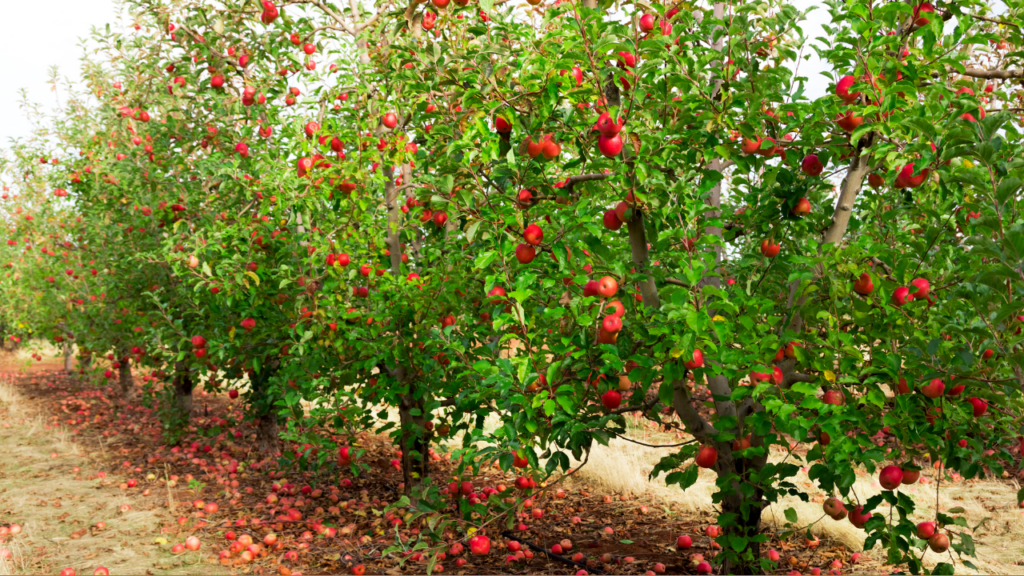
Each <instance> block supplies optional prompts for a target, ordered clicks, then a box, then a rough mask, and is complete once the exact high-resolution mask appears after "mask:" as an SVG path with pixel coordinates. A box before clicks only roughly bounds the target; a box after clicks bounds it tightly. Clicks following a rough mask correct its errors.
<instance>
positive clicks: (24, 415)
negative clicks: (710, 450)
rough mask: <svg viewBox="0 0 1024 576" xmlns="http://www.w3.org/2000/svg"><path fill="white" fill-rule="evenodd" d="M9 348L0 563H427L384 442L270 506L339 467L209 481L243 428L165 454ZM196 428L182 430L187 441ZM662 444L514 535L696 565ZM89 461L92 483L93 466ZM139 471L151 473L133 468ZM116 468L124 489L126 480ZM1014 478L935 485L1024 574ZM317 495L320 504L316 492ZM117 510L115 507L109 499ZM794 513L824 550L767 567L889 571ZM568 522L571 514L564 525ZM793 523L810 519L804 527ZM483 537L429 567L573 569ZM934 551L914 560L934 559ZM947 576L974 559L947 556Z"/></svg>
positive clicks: (272, 570)
mask: <svg viewBox="0 0 1024 576" xmlns="http://www.w3.org/2000/svg"><path fill="white" fill-rule="evenodd" d="M7 360H8V361H7V362H4V359H0V526H8V525H10V524H20V525H21V526H22V527H23V530H22V532H21V534H19V535H17V536H15V537H13V538H11V537H8V538H7V542H6V543H3V544H0V548H5V547H6V548H8V549H9V550H11V552H12V553H13V558H12V559H10V560H3V559H2V558H0V575H4V574H55V573H57V572H59V571H60V570H62V569H64V568H69V567H70V568H74V569H75V570H76V571H77V574H92V573H93V570H94V569H95V568H96V567H97V566H105V567H107V568H109V569H110V573H112V574H287V573H291V574H347V573H351V571H352V568H353V567H354V566H356V565H358V564H362V565H364V566H365V569H366V573H367V574H392V575H397V574H421V573H426V570H427V563H426V561H425V560H424V561H417V560H409V561H407V562H404V563H399V562H398V556H399V555H398V554H392V555H382V551H383V550H384V549H385V548H388V547H389V546H394V545H396V543H398V541H399V538H401V539H404V540H406V542H408V539H409V537H410V535H412V537H413V540H414V539H415V532H413V531H410V530H407V529H405V526H404V525H403V526H401V527H400V528H399V529H398V530H397V531H396V530H395V529H394V528H392V527H389V524H388V518H387V517H386V516H384V515H382V511H383V509H384V508H385V507H386V506H387V504H388V503H390V502H393V501H395V500H396V498H397V497H398V491H397V489H398V484H399V483H400V482H401V475H400V473H399V472H398V471H397V470H395V469H394V468H393V467H392V466H391V464H390V462H391V459H392V458H394V457H395V454H394V449H393V447H392V446H391V445H390V441H389V440H388V439H386V438H379V437H375V436H371V435H365V436H364V437H362V438H361V439H360V445H361V446H362V447H363V448H364V449H366V450H367V454H366V456H365V461H367V462H369V463H371V464H372V467H371V470H370V472H369V473H368V474H364V475H363V476H361V477H360V478H351V481H352V483H353V484H352V486H351V487H344V486H342V487H341V488H340V489H338V490H337V491H335V492H333V493H332V494H328V493H327V492H325V493H324V495H321V497H320V498H319V499H318V498H314V497H313V495H310V496H308V497H305V498H303V497H302V496H301V494H296V495H295V496H291V497H289V496H288V495H286V494H279V495H278V496H279V497H280V498H281V502H279V503H278V504H277V505H276V506H275V505H270V504H267V503H266V502H267V501H266V497H267V495H268V494H269V493H270V492H271V484H273V483H275V482H277V483H280V484H285V483H292V484H294V485H295V486H296V487H301V486H304V485H311V486H328V485H339V486H340V485H341V484H342V482H341V479H339V478H338V477H324V476H322V475H321V477H316V476H314V475H312V474H308V475H307V474H304V473H302V472H299V471H295V470H291V471H287V472H282V471H274V470H271V469H269V467H266V466H264V467H259V468H258V469H257V468H256V467H250V470H249V472H248V473H245V474H238V475H236V476H235V477H234V478H231V479H233V480H237V481H238V486H235V487H229V486H226V485H223V484H221V482H224V481H227V482H230V481H231V480H229V479H228V478H229V476H228V475H227V473H226V472H224V471H223V469H221V470H218V464H219V463H218V462H217V461H216V458H215V457H213V456H211V454H221V456H222V457H226V458H232V459H237V460H245V461H246V462H249V463H252V464H256V465H257V467H258V466H259V465H258V463H256V462H254V460H255V457H254V456H253V455H252V451H253V444H252V442H250V441H248V440H249V439H250V438H251V436H250V434H251V433H252V430H250V429H247V428H244V427H243V428H239V429H237V430H238V431H240V432H242V433H243V437H242V438H241V439H239V440H238V441H233V440H232V438H230V437H228V438H224V437H221V438H219V441H215V439H213V438H211V439H209V440H208V441H209V444H212V445H213V451H212V452H211V453H204V452H203V451H202V450H199V451H197V452H195V453H191V452H189V453H187V454H186V453H184V452H171V450H169V449H166V448H162V447H161V446H162V445H161V442H160V437H159V423H158V422H157V421H156V420H155V419H154V418H153V417H152V416H148V417H147V416H144V415H143V414H144V413H143V411H141V410H139V409H137V408H135V407H132V408H129V407H128V406H125V405H124V403H122V402H121V401H120V399H118V398H117V397H111V396H109V395H108V394H105V393H104V392H105V391H106V389H105V388H98V387H97V386H96V385H95V384H92V383H85V382H80V381H78V380H77V379H74V378H69V377H67V376H65V375H64V374H62V373H61V372H60V371H59V368H60V366H59V365H58V364H56V363H46V362H44V363H35V364H33V365H32V366H31V367H30V368H28V370H27V371H25V365H24V364H23V363H22V362H21V361H20V360H18V359H15V358H8V359H7ZM79 410H83V411H88V414H86V415H83V414H80V413H79ZM235 410H236V406H235V405H234V404H233V403H232V402H231V401H230V400H229V399H228V398H227V397H226V396H225V395H212V394H206V393H205V392H202V391H198V392H197V393H196V396H195V409H194V412H193V423H194V425H195V426H196V427H197V428H199V429H202V428H207V429H208V428H210V427H211V426H213V425H214V423H215V420H214V419H219V418H230V417H231V415H232V413H233V412H234V411H235ZM236 415H237V414H236ZM235 430H236V429H233V430H232V431H235ZM634 432H635V436H636V438H637V439H644V438H646V441H648V442H655V443H656V442H666V440H668V439H669V438H667V437H661V436H659V435H658V434H657V433H654V432H650V431H648V430H647V429H645V428H642V427H638V428H637V429H636V430H635V431H634ZM194 439H197V438H192V437H190V438H189V442H191V441H192V440H194ZM198 441H200V442H206V441H204V440H201V439H198ZM659 454H660V452H658V451H656V450H654V449H647V448H644V447H641V446H638V445H636V444H630V443H626V442H621V441H618V442H616V443H613V444H612V447H611V448H607V449H602V450H599V451H595V452H594V454H592V456H591V459H590V462H589V463H588V464H587V466H584V467H583V468H582V469H581V470H580V472H579V473H578V474H577V475H575V476H573V477H571V478H568V479H566V481H565V482H564V483H563V487H564V489H565V491H566V493H567V494H566V496H565V497H564V498H556V496H555V495H554V494H550V493H549V494H548V495H545V496H542V497H539V498H537V500H538V502H537V503H538V504H539V505H540V507H542V508H543V510H544V517H543V518H542V519H540V520H533V519H530V520H524V522H525V523H526V524H527V525H528V526H529V529H528V530H527V531H525V532H516V536H517V537H519V538H521V539H523V540H524V541H529V542H531V543H535V544H536V545H539V546H540V547H542V548H544V549H549V548H550V546H551V545H552V544H555V543H557V542H559V541H560V540H562V539H565V538H568V539H570V540H571V541H572V542H573V545H574V547H573V550H572V553H575V552H577V551H578V552H581V553H582V554H583V555H584V557H585V558H584V560H583V562H584V563H587V561H588V560H590V561H591V564H590V568H589V569H590V573H592V574H596V573H605V574H643V573H644V572H645V571H647V570H651V569H654V568H655V567H656V566H655V565H656V564H658V563H661V564H664V565H665V571H666V572H667V573H669V574H692V573H695V570H694V567H695V564H696V562H694V560H695V555H702V556H703V557H705V558H707V557H709V556H711V555H713V554H714V550H713V549H712V548H711V541H710V539H709V538H707V537H705V536H704V528H705V527H706V526H708V525H709V524H711V523H712V522H713V521H714V513H713V510H712V509H711V506H710V496H709V494H710V486H711V485H712V484H711V480H710V478H707V477H702V478H701V481H700V482H699V483H698V485H697V486H695V487H694V489H692V490H688V491H686V492H685V493H684V492H681V491H679V490H673V489H670V488H667V487H665V486H664V485H663V484H659V483H658V482H656V481H653V482H652V481H650V480H648V479H647V478H646V475H647V471H649V469H650V467H651V466H652V465H653V462H656V461H657V457H658V455H659ZM433 466H434V467H433V473H434V474H435V476H436V477H448V476H450V474H449V471H450V470H451V466H450V465H449V464H448V463H447V462H446V461H445V460H444V459H442V460H439V461H436V462H434V463H433ZM75 467H78V468H79V470H77V471H76V470H75ZM101 472H102V473H103V475H104V476H105V477H104V478H100V477H98V476H99V475H100V473H101ZM150 474H152V475H153V477H152V478H151V479H147V475H150ZM189 475H191V476H189ZM175 477H177V481H176V485H175V486H174V487H169V486H168V484H169V483H168V482H167V480H168V479H174V478H175ZM129 479H133V480H135V481H136V482H137V485H136V486H134V487H131V488H128V487H127V486H126V484H125V483H126V482H128V481H129ZM190 479H191V480H192V481H191V482H190V481H189V480H190ZM511 480H512V478H510V477H506V476H504V475H503V474H502V473H500V472H499V471H492V472H488V471H483V472H482V473H481V475H480V476H479V477H477V478H473V482H474V485H475V487H476V489H477V490H479V489H480V488H481V487H483V486H496V485H497V484H499V483H502V484H507V485H509V484H511ZM861 481H862V482H863V483H864V486H863V487H861V488H862V489H863V490H864V491H865V493H868V492H870V491H871V489H872V486H871V485H870V484H871V481H870V480H869V479H867V478H864V479H862V480H861ZM1016 482H1017V480H1016V479H1012V478H1011V479H1005V480H1001V481H984V482H982V481H978V482H974V483H972V484H968V483H967V482H960V483H953V484H951V485H949V486H947V487H946V488H944V496H943V497H944V499H946V501H947V505H948V506H949V507H953V506H962V507H964V508H965V509H966V510H967V511H966V512H965V515H966V516H968V519H969V520H970V523H971V525H972V526H973V525H975V524H977V523H978V522H980V520H981V519H982V518H975V516H977V515H979V514H981V515H984V517H988V518H989V520H988V521H987V522H986V523H985V524H984V525H983V526H982V527H981V528H979V530H978V531H977V532H976V533H975V539H976V541H977V543H978V554H979V559H980V561H979V562H976V563H977V564H978V565H979V567H980V568H981V569H982V572H984V573H1001V574H1024V538H1021V537H1020V536H1021V535H1022V534H1024V513H1022V512H1021V511H1020V510H1017V509H1016V502H1015V497H1014V495H1015V492H1016V487H1015V486H1016ZM808 486H809V484H808ZM228 488H230V489H228ZM921 488H922V495H921V499H922V503H923V502H924V500H926V498H925V495H924V492H928V496H927V499H930V500H932V503H931V506H932V507H934V505H935V504H934V490H930V489H925V487H924V486H922V487H921ZM226 489H228V490H227V492H225V490H226ZM331 495H333V496H334V498H333V499H331V500H328V497H330V496H331ZM958 497H959V498H960V500H958ZM194 500H203V501H204V502H216V503H217V504H218V506H219V510H218V511H217V512H216V513H213V514H204V513H202V512H198V511H197V509H196V508H195V507H194V506H193V501H194ZM334 500H337V503H335V502H334ZM346 501H347V505H346ZM124 505H127V506H128V507H129V509H127V510H125V511H122V510H121V509H122V506H124ZM286 507H290V508H296V509H299V510H301V511H302V514H303V519H302V521H300V522H283V521H281V519H280V518H279V517H278V515H280V514H282V513H283V512H284V510H285V508H286ZM943 507H944V508H945V507H946V506H943ZM794 508H796V509H797V511H798V513H799V514H800V516H801V518H800V522H801V525H803V524H811V523H812V522H814V524H813V526H812V531H813V532H814V533H815V535H816V536H818V538H819V539H820V544H818V545H817V547H815V548H810V547H808V546H807V545H806V544H805V543H804V539H803V537H793V538H790V539H787V540H784V541H782V540H779V539H778V538H775V539H773V541H772V542H771V543H770V544H769V545H767V546H765V548H764V551H763V553H766V552H767V550H768V549H769V548H772V549H775V550H778V551H779V553H780V554H781V558H782V561H781V562H780V566H779V569H778V572H779V573H785V572H787V571H789V570H791V569H796V570H799V571H800V572H802V573H804V574H808V573H810V572H811V570H812V569H813V568H820V569H821V572H822V573H826V572H828V571H829V570H831V569H832V565H831V564H832V563H833V562H834V561H836V560H838V561H839V562H841V564H842V567H841V568H840V569H839V570H840V571H841V572H842V573H844V574H850V573H855V574H868V573H871V574H888V573H890V572H892V568H891V567H888V566H885V565H883V564H882V563H881V562H880V561H879V559H882V558H884V556H883V554H882V553H881V552H880V551H879V550H877V549H876V550H874V551H869V552H867V553H863V554H861V555H860V558H859V561H858V562H857V563H856V564H853V563H852V562H851V558H852V555H853V554H854V553H855V552H857V551H859V549H858V548H857V546H858V544H857V542H858V540H857V538H858V536H857V533H859V534H860V539H861V540H862V539H863V532H859V531H853V530H852V527H849V528H848V526H849V523H848V522H846V523H832V521H831V520H828V523H826V522H821V521H818V520H819V516H820V510H821V508H820V504H814V503H812V504H805V505H802V507H801V506H800V505H794ZM782 509H783V508H781V507H780V508H779V510H778V511H777V516H778V518H779V521H780V522H783V521H784V520H782V512H781V510H782ZM932 509H934V508H932ZM574 516H577V517H579V519H580V522H579V523H575V524H574V523H573V522H572V520H571V519H572V518H573V517H574ZM805 517H809V518H810V521H807V522H805V520H804V518H805ZM772 518H774V517H773V516H771V514H767V513H766V518H765V520H766V522H765V525H766V526H768V527H772V526H774V525H777V524H776V523H775V522H774V521H773V520H772ZM239 519H245V523H246V524H245V525H243V526H233V527H231V528H230V530H233V531H234V532H236V533H237V534H238V536H241V535H243V534H248V535H250V536H251V537H252V538H253V540H255V541H256V542H257V543H261V542H263V540H264V537H265V535H266V534H268V533H274V534H276V535H278V537H279V546H278V547H276V548H274V549H272V550H270V549H268V547H267V546H262V547H261V548H262V549H261V550H259V551H258V552H257V554H256V557H255V559H254V560H253V561H252V562H247V563H244V564H242V563H240V562H239V560H238V558H239V554H238V553H237V552H236V553H235V554H232V557H231V558H230V559H219V558H218V554H219V552H220V551H222V550H225V549H227V548H228V545H229V544H230V542H229V541H228V540H226V539H225V533H226V532H227V531H228V530H229V528H228V527H226V523H227V522H235V523H237V521H238V520H239ZM256 520H261V522H260V523H258V524H257V522H256ZM316 520H318V521H321V522H323V523H324V524H326V525H330V526H336V527H338V530H339V532H338V533H337V535H334V536H327V537H325V536H318V535H314V534H311V533H310V532H309V531H315V529H314V528H313V527H312V526H311V525H310V524H311V523H312V522H313V521H316ZM101 521H102V522H105V523H106V524H107V526H106V527H105V529H103V530H99V529H97V528H96V523H97V522H101ZM816 521H817V522H816ZM833 524H834V525H833ZM606 527H612V528H613V530H614V534H613V535H607V534H605V533H604V532H603V530H604V529H605V528H606ZM855 532H857V533H855ZM485 533H487V534H488V535H489V536H490V537H491V539H492V543H493V546H492V551H491V553H490V554H489V555H487V556H483V557H480V556H468V555H465V554H464V555H463V556H461V557H462V558H465V559H467V560H468V563H467V564H465V565H463V566H457V565H456V558H453V557H450V556H449V557H447V558H445V559H443V560H440V561H439V562H438V564H440V565H441V566H442V567H443V568H442V572H441V573H452V574H573V573H575V572H576V570H577V569H578V568H576V567H574V566H570V565H567V564H564V563H562V562H558V561H555V560H553V559H551V558H548V557H545V556H544V555H543V554H540V553H538V554H536V555H535V556H534V558H533V559H531V560H526V561H518V562H514V563H507V562H506V556H507V552H504V550H505V542H506V539H505V538H504V537H503V536H502V528H501V527H498V526H495V525H491V526H488V527H487V528H485ZM680 534H688V535H690V536H691V537H692V538H693V548H691V549H690V550H689V551H688V553H686V554H684V553H680V552H678V551H677V550H676V549H675V546H674V544H675V540H676V537H677V536H678V535H680ZM191 535H195V536H197V537H199V539H200V541H201V543H202V547H201V548H200V550H199V551H197V552H186V553H183V554H179V555H175V554H172V553H171V550H170V548H171V546H172V545H174V544H179V543H183V542H184V541H185V539H186V538H187V537H188V536H191ZM605 554H610V555H611V557H612V561H611V562H604V561H602V557H603V556H604V555H605ZM930 556H932V558H928V557H927V556H926V558H925V561H926V563H934V562H936V561H941V560H940V559H939V558H936V557H935V555H934V554H930ZM945 560H946V561H948V559H945ZM436 572H438V570H437V569H435V573H436ZM957 572H958V573H964V572H971V571H970V570H967V569H966V568H964V567H963V566H957Z"/></svg>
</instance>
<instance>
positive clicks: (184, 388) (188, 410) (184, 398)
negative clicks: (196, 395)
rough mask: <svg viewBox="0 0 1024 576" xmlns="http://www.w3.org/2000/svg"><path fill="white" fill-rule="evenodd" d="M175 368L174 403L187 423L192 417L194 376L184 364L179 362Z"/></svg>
mask: <svg viewBox="0 0 1024 576" xmlns="http://www.w3.org/2000/svg"><path fill="white" fill-rule="evenodd" d="M175 368H176V370H175V373H174V403H175V405H177V407H178V409H179V410H181V413H182V414H184V415H185V416H186V421H187V419H188V418H190V417H191V416H192V375H191V374H190V373H189V370H188V367H187V366H186V365H185V363H184V362H179V363H178V364H177V365H176V366H175Z"/></svg>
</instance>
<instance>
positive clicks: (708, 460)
mask: <svg viewBox="0 0 1024 576" xmlns="http://www.w3.org/2000/svg"><path fill="white" fill-rule="evenodd" d="M696 462H697V466H700V467H701V468H711V467H712V466H714V465H715V464H717V463H718V450H716V449H715V447H714V446H704V447H702V448H701V449H700V452H698V453H697V458H696Z"/></svg>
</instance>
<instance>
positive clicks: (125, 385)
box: [117, 358, 191, 400]
mask: <svg viewBox="0 0 1024 576" xmlns="http://www.w3.org/2000/svg"><path fill="white" fill-rule="evenodd" d="M118 365H119V366H118V369H117V372H118V374H117V379H118V382H119V383H120V384H121V398H124V399H125V400H128V399H130V398H131V397H132V396H133V394H134V392H135V380H134V378H132V364H131V360H130V359H129V358H122V359H121V361H120V362H118ZM190 393H191V391H190Z"/></svg>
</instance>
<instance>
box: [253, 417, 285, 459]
mask: <svg viewBox="0 0 1024 576" xmlns="http://www.w3.org/2000/svg"><path fill="white" fill-rule="evenodd" d="M256 446H257V448H259V450H260V453H262V454H264V455H269V454H277V453H278V452H280V451H281V441H280V436H279V433H278V429H277V413H276V412H274V410H273V408H271V409H270V410H267V411H266V412H264V413H262V414H260V415H259V416H257V417H256Z"/></svg>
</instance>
